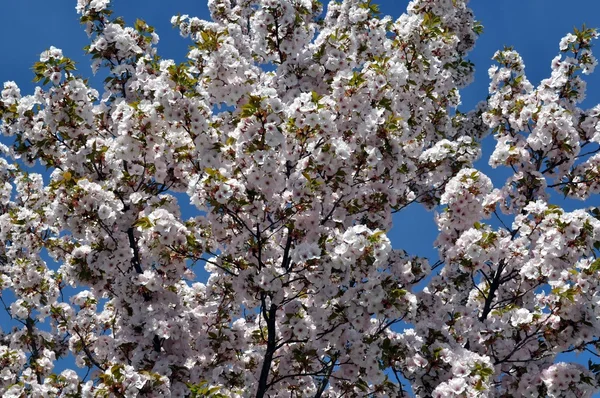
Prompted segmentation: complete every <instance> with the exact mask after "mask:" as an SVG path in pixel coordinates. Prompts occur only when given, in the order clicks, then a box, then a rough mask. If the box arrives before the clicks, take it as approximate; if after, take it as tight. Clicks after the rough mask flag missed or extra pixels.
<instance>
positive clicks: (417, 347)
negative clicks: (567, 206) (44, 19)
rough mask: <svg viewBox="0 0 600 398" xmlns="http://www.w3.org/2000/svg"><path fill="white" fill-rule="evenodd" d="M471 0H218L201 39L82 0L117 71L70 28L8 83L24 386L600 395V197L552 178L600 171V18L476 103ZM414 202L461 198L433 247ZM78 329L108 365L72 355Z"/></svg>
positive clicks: (496, 76) (449, 208) (5, 353)
mask: <svg viewBox="0 0 600 398" xmlns="http://www.w3.org/2000/svg"><path fill="white" fill-rule="evenodd" d="M465 3H466V1H465V0H452V1H451V0H435V1H434V0H414V1H412V2H411V3H410V4H409V6H408V10H407V13H406V14H404V15H402V16H400V18H398V19H397V20H395V21H394V20H392V19H391V18H389V17H385V18H381V17H380V16H379V13H378V9H377V7H376V6H375V5H374V4H372V3H371V1H364V0H344V1H342V2H331V3H329V4H328V5H327V10H326V14H325V17H324V18H322V13H323V6H322V5H321V4H320V3H319V1H317V0H239V1H234V0H209V8H210V11H211V17H212V22H208V21H202V20H199V19H197V18H190V17H188V16H179V17H174V18H173V20H172V22H173V24H174V25H176V26H177V27H178V28H179V29H180V31H181V34H182V35H183V36H186V37H188V36H189V37H190V38H191V40H192V44H193V45H192V47H191V50H190V51H189V53H188V62H186V63H184V64H180V65H178V64H175V63H174V62H173V61H171V60H163V59H161V58H160V57H159V56H158V55H157V54H156V51H155V44H156V43H157V41H158V36H157V35H156V33H154V31H153V29H152V28H151V27H150V26H148V25H147V24H146V23H145V22H143V21H139V20H138V21H137V22H136V23H135V25H134V26H133V27H128V26H126V25H125V23H124V21H123V20H122V19H120V18H114V17H113V16H112V12H111V10H110V8H109V1H108V0H91V1H90V0H78V4H77V11H78V12H79V14H80V15H81V21H82V23H83V24H85V26H86V31H87V33H88V35H89V36H90V38H91V44H90V46H89V47H88V48H87V51H88V53H89V54H90V55H91V57H92V59H93V69H94V70H95V71H96V70H98V69H100V68H101V69H102V70H104V71H106V73H107V74H108V77H107V78H106V80H105V85H104V88H103V93H102V95H101V94H100V93H99V92H98V91H96V90H94V89H92V88H90V87H89V85H88V82H87V81H86V80H85V79H82V78H81V77H78V76H76V75H75V74H74V63H73V61H71V60H70V59H68V58H66V57H65V56H64V55H63V54H62V51H61V50H59V49H56V48H54V47H52V48H50V50H48V51H46V52H44V53H43V54H42V55H41V57H40V61H39V62H38V63H36V64H35V66H34V72H35V76H36V77H35V79H36V81H39V82H41V83H42V86H41V87H38V88H36V90H35V93H34V94H33V95H28V96H21V93H20V90H19V88H18V87H17V86H16V85H15V84H14V83H12V82H8V83H5V84H4V89H3V91H2V93H1V98H0V116H1V118H2V125H1V129H2V132H3V133H4V134H5V135H7V136H10V137H12V139H14V145H13V147H11V148H8V147H6V146H4V145H2V147H1V150H2V154H3V157H2V158H1V159H0V179H1V183H0V189H1V196H2V203H1V204H0V236H1V239H2V245H0V286H1V288H2V292H3V297H10V300H9V301H7V300H3V301H2V302H3V303H4V307H5V309H6V311H7V312H8V314H9V315H10V316H11V317H12V318H13V319H14V320H15V321H16V322H18V324H19V325H20V327H18V328H15V329H14V330H12V331H10V332H8V331H5V332H4V334H0V365H1V366H0V369H1V370H0V376H1V377H0V394H1V395H2V396H4V397H22V396H36V397H37V396H40V397H41V396H61V397H136V396H139V397H158V396H173V397H226V396H227V397H229V396H235V397H238V396H239V397H250V396H252V397H259V398H260V397H276V396H277V397H279V396H281V397H283V396H285V397H290V396H291V397H305V396H306V397H341V396H356V397H359V396H360V397H363V396H406V392H405V390H406V387H407V384H410V385H411V387H412V390H413V391H414V394H416V395H417V396H419V397H431V396H433V397H450V396H457V397H458V396H460V397H462V396H468V397H471V396H482V397H483V396H490V397H492V396H494V397H518V396H531V397H537V396H553V397H589V396H591V394H592V393H593V392H595V391H596V390H598V388H599V386H600V377H599V376H598V374H599V373H600V366H599V365H596V364H594V363H590V364H589V367H588V368H584V367H583V366H582V365H580V364H574V363H555V357H556V355H557V354H559V353H562V352H569V351H578V352H579V351H584V350H589V351H594V350H597V349H598V347H599V346H600V343H599V340H598V338H599V333H598V330H600V321H599V317H600V300H599V297H600V291H599V289H600V287H599V278H598V276H599V273H600V259H596V257H597V255H598V250H599V249H600V243H599V241H600V221H599V220H598V219H599V218H600V211H599V210H598V209H595V208H588V209H582V210H577V211H573V212H567V211H564V210H562V209H561V208H560V207H557V206H555V205H552V204H550V203H548V201H549V189H550V188H555V189H558V190H559V191H560V192H561V193H562V194H564V195H565V196H568V197H573V198H578V199H587V198H589V197H590V196H591V195H594V194H598V193H599V192H600V149H599V143H600V106H598V107H595V108H592V109H591V110H587V111H586V110H582V109H580V108H579V107H578V103H579V102H580V101H581V100H582V99H583V97H584V90H585V84H584V82H583V80H581V74H587V73H590V72H591V71H592V70H593V68H594V66H595V65H596V60H595V58H594V57H593V55H592V53H591V41H592V40H593V39H594V38H596V37H597V33H596V32H595V31H594V30H591V29H585V28H584V29H582V30H580V31H575V32H574V34H569V35H567V36H566V37H565V38H564V39H563V40H562V41H561V43H560V52H561V53H560V55H559V56H557V57H556V58H555V59H554V60H553V61H552V75H551V77H550V78H548V79H546V80H544V81H542V82H541V84H540V85H539V87H537V88H535V87H533V86H532V85H531V84H530V83H529V82H528V81H527V78H526V77H525V75H524V65H523V62H522V60H521V58H520V57H519V55H518V54H517V53H516V52H515V51H513V50H511V49H505V50H503V51H499V52H498V53H497V54H496V56H495V61H496V64H497V65H496V66H494V67H492V68H491V69H490V71H489V74H490V78H491V81H492V82H491V85H490V96H489V98H488V100H487V102H484V103H481V105H480V106H478V108H477V109H476V110H474V111H472V112H469V113H466V114H465V113H460V112H458V111H456V107H457V106H458V104H459V103H460V94H459V88H461V87H463V86H465V85H466V84H468V83H469V82H470V81H471V80H472V75H473V65H472V64H471V63H470V62H469V61H468V60H466V58H465V57H466V56H467V52H468V51H469V50H470V49H471V48H472V47H473V45H474V43H475V39H476V36H477V35H478V34H479V33H480V32H481V27H480V25H478V23H476V22H475V21H474V19H473V15H472V12H471V11H470V9H469V8H468V7H467V6H466V4H465ZM490 131H491V132H493V137H494V139H495V140H496V141H497V144H496V149H495V151H494V153H493V154H492V156H491V158H490V164H491V165H492V166H505V167H510V168H511V169H512V170H513V171H514V173H513V174H512V176H511V177H510V178H509V179H508V180H507V181H506V183H505V184H504V185H503V186H501V187H499V188H497V189H494V187H493V186H492V183H491V180H490V178H488V177H487V176H486V175H484V174H483V173H482V172H480V171H478V170H476V169H474V168H473V162H474V161H475V160H477V159H478V158H479V157H480V156H481V150H480V146H481V140H482V139H483V137H484V136H485V135H487V134H488V133H489V132H490ZM36 162H39V163H40V164H41V165H44V166H46V167H47V168H48V171H49V173H48V175H46V176H45V179H46V181H44V178H43V177H42V176H41V175H40V174H35V173H31V172H27V166H31V165H33V164H34V163H36ZM183 195H186V197H187V199H189V200H190V202H191V203H192V204H193V205H195V206H196V208H197V209H198V211H197V213H196V214H194V215H191V216H189V215H186V216H185V217H184V216H182V214H181V211H180V208H179V205H178V201H177V198H181V197H182V196H183ZM187 199H186V200H187ZM415 202H418V203H421V204H422V205H424V206H426V207H428V208H434V207H436V206H438V210H439V214H438V215H437V216H436V221H437V224H438V227H439V230H440V234H439V238H438V239H437V241H436V242H435V245H436V246H437V247H438V248H439V251H440V258H441V260H440V261H438V262H436V263H434V264H431V265H430V264H429V262H428V261H427V259H425V258H419V257H415V256H412V255H410V253H407V252H406V251H403V250H399V249H392V248H391V245H390V242H389V240H388V238H387V235H386V233H387V231H388V230H389V229H390V227H391V217H392V214H393V213H394V212H398V211H400V210H403V209H404V208H406V207H407V206H408V205H409V204H411V203H415ZM501 213H502V214H501ZM491 217H495V218H497V220H499V221H497V222H496V221H493V220H492V221H487V222H486V220H487V219H489V218H491ZM53 263H56V264H58V266H57V267H55V266H54V265H53ZM194 264H198V266H204V267H205V269H206V271H207V272H208V273H209V277H208V280H206V281H205V283H200V282H198V281H196V277H195V276H194V273H193V265H194ZM434 271H435V272H434ZM424 280H425V281H428V283H427V286H426V287H425V288H424V289H422V288H420V287H417V285H418V286H421V285H422V284H423V283H424V282H423V281H424ZM8 292H10V294H7V293H8ZM13 298H14V299H13ZM67 355H73V356H74V357H75V362H76V365H77V366H78V367H80V368H83V369H84V370H85V369H87V372H86V371H84V372H76V371H74V370H64V371H62V372H60V373H58V372H54V370H53V368H54V366H55V362H56V361H57V360H58V359H60V358H63V357H65V356H67Z"/></svg>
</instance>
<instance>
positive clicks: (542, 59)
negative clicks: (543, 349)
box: [0, 0, 600, 396]
mask: <svg viewBox="0 0 600 398" xmlns="http://www.w3.org/2000/svg"><path fill="white" fill-rule="evenodd" d="M375 2H376V3H378V4H380V6H381V10H382V11H383V13H384V14H390V15H392V16H393V17H397V16H399V15H400V13H401V12H402V11H403V10H404V9H405V7H406V4H407V3H408V1H406V0H375ZM75 4H76V0H59V1H47V0H21V1H9V2H5V3H4V4H3V8H2V13H1V14H0V37H2V41H0V52H1V53H2V56H1V57H0V83H1V82H4V81H6V80H14V81H16V82H17V84H18V85H19V86H20V87H21V92H22V93H23V94H29V93H31V92H32V91H33V83H32V82H31V80H32V78H33V73H32V71H31V67H32V65H33V63H34V62H36V61H37V60H38V57H39V54H40V53H41V52H42V51H44V50H45V49H47V48H48V47H50V46H51V45H53V46H55V47H59V48H62V49H63V51H64V54H65V55H66V56H68V57H70V58H73V59H74V60H75V61H77V62H78V63H79V65H78V69H79V73H80V74H82V75H83V76H86V77H91V76H92V74H91V69H90V68H89V62H88V60H87V59H86V58H85V56H84V53H83V50H82V48H83V47H84V46H85V45H87V44H88V39H87V36H86V34H85V33H84V31H83V27H82V26H81V25H80V24H79V18H78V16H77V14H76V13H75ZM113 5H114V10H115V12H116V14H118V15H123V16H124V17H125V20H126V22H127V23H129V24H132V23H133V22H134V21H135V19H136V18H141V19H144V20H146V22H148V23H149V24H150V25H153V26H154V27H155V28H156V29H157V33H158V34H159V35H160V37H161V40H160V43H159V45H158V51H159V54H160V55H161V56H162V57H163V58H174V59H175V60H177V61H182V60H183V59H184V57H185V52H186V49H187V46H188V44H189V42H188V41H187V40H185V39H183V38H181V37H179V35H178V33H177V31H176V30H174V29H172V28H171V24H170V18H171V16H172V15H176V14H178V13H180V14H190V15H195V16H199V17H201V18H207V8H206V4H205V1H204V0H169V1H164V0H113ZM471 6H472V8H473V9H474V12H475V16H476V18H477V19H478V20H480V21H481V22H482V23H483V25H484V28H485V30H484V34H483V35H482V36H481V37H480V38H479V40H478V42H477V45H476V48H475V50H474V51H473V52H472V54H471V56H470V59H471V60H472V61H473V62H474V63H475V65H476V69H477V74H476V80H475V83H474V84H473V85H471V86H470V87H469V88H467V89H466V90H464V91H463V93H462V95H463V104H464V105H463V106H462V107H461V109H462V110H463V111H466V110H469V109H470V108H471V107H472V106H473V105H474V104H475V103H477V102H478V101H479V100H482V99H485V97H486V95H487V87H488V83H489V80H488V77H487V69H488V68H489V66H490V65H491V64H492V61H491V57H492V56H493V54H494V52H495V51H496V50H499V49H501V48H502V47H503V46H505V45H507V46H514V47H515V49H516V50H517V51H519V52H520V53H521V55H522V57H523V59H524V61H525V65H526V72H527V75H528V78H529V80H530V81H531V82H532V83H533V84H534V85H535V84H537V83H539V81H540V80H541V79H543V78H545V77H547V76H548V75H549V73H550V61H551V60H552V58H553V57H554V56H555V55H556V54H557V53H558V42H559V40H560V38H561V37H563V36H564V35H565V34H566V33H568V32H571V31H572V30H573V27H581V25H582V24H584V23H585V24H586V25H587V26H589V27H598V28H600V1H598V0H570V1H565V0H501V1H489V0H474V1H472V4H471ZM598 45H599V46H600V42H599V43H598ZM599 48H600V47H599ZM599 51H600V50H599ZM586 80H587V82H588V98H587V99H586V101H585V102H584V108H590V107H592V106H594V105H595V104H598V103H600V71H598V72H597V74H596V75H591V76H588V77H587V78H586ZM96 81H97V80H96ZM96 88H98V89H100V88H101V87H99V86H96ZM484 147H485V148H486V151H484V159H487V157H488V156H489V154H490V148H491V143H490V142H487V143H486V145H485V146H484ZM485 163H487V162H486V161H484V162H480V163H479V165H480V166H481V167H482V168H483V171H484V172H486V173H488V174H489V175H490V176H491V177H492V178H493V179H494V180H495V183H496V184H500V183H501V181H502V179H503V178H505V176H506V174H505V173H503V172H502V171H492V170H491V169H489V168H488V167H486V166H485ZM592 202H593V203H592ZM592 204H593V205H600V199H599V198H598V197H595V198H593V199H592V200H591V201H590V202H588V204H587V205H592ZM566 205H567V207H572V206H574V204H573V203H570V202H569V203H567V204H566ZM575 205H576V204H575ZM436 235H437V229H436V226H435V224H434V222H433V217H432V214H431V213H428V212H426V211H425V210H423V209H422V208H420V207H417V206H413V207H412V208H409V209H408V210H406V211H404V212H402V213H400V214H398V215H397V216H396V218H395V219H394V228H393V230H392V232H391V234H390V238H391V239H392V242H393V245H394V247H397V248H404V249H405V250H407V251H408V252H409V253H411V254H418V255H422V256H428V257H430V258H432V259H435V258H436V257H437V253H436V251H435V250H433V249H432V242H433V241H434V239H435V237H436ZM432 262H433V261H432ZM5 322H6V316H5V314H1V313H0V324H2V323H5ZM5 326H6V325H5ZM571 358H572V357H568V358H567V359H571ZM581 359H583V358H579V360H581ZM598 396H600V395H598Z"/></svg>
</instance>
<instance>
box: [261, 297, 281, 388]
mask: <svg viewBox="0 0 600 398" xmlns="http://www.w3.org/2000/svg"><path fill="white" fill-rule="evenodd" d="M261 301H262V316H263V318H264V320H265V321H266V322H267V351H266V352H265V358H264V360H263V364H262V369H261V371H260V377H259V379H258V390H257V391H256V398H263V397H264V396H265V394H266V392H267V388H268V385H267V381H268V379H269V373H270V371H271V363H272V362H273V355H274V354H275V350H276V335H277V330H276V327H275V316H276V314H277V306H276V305H275V304H273V303H271V306H270V307H269V310H268V312H267V308H266V293H262V295H261Z"/></svg>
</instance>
